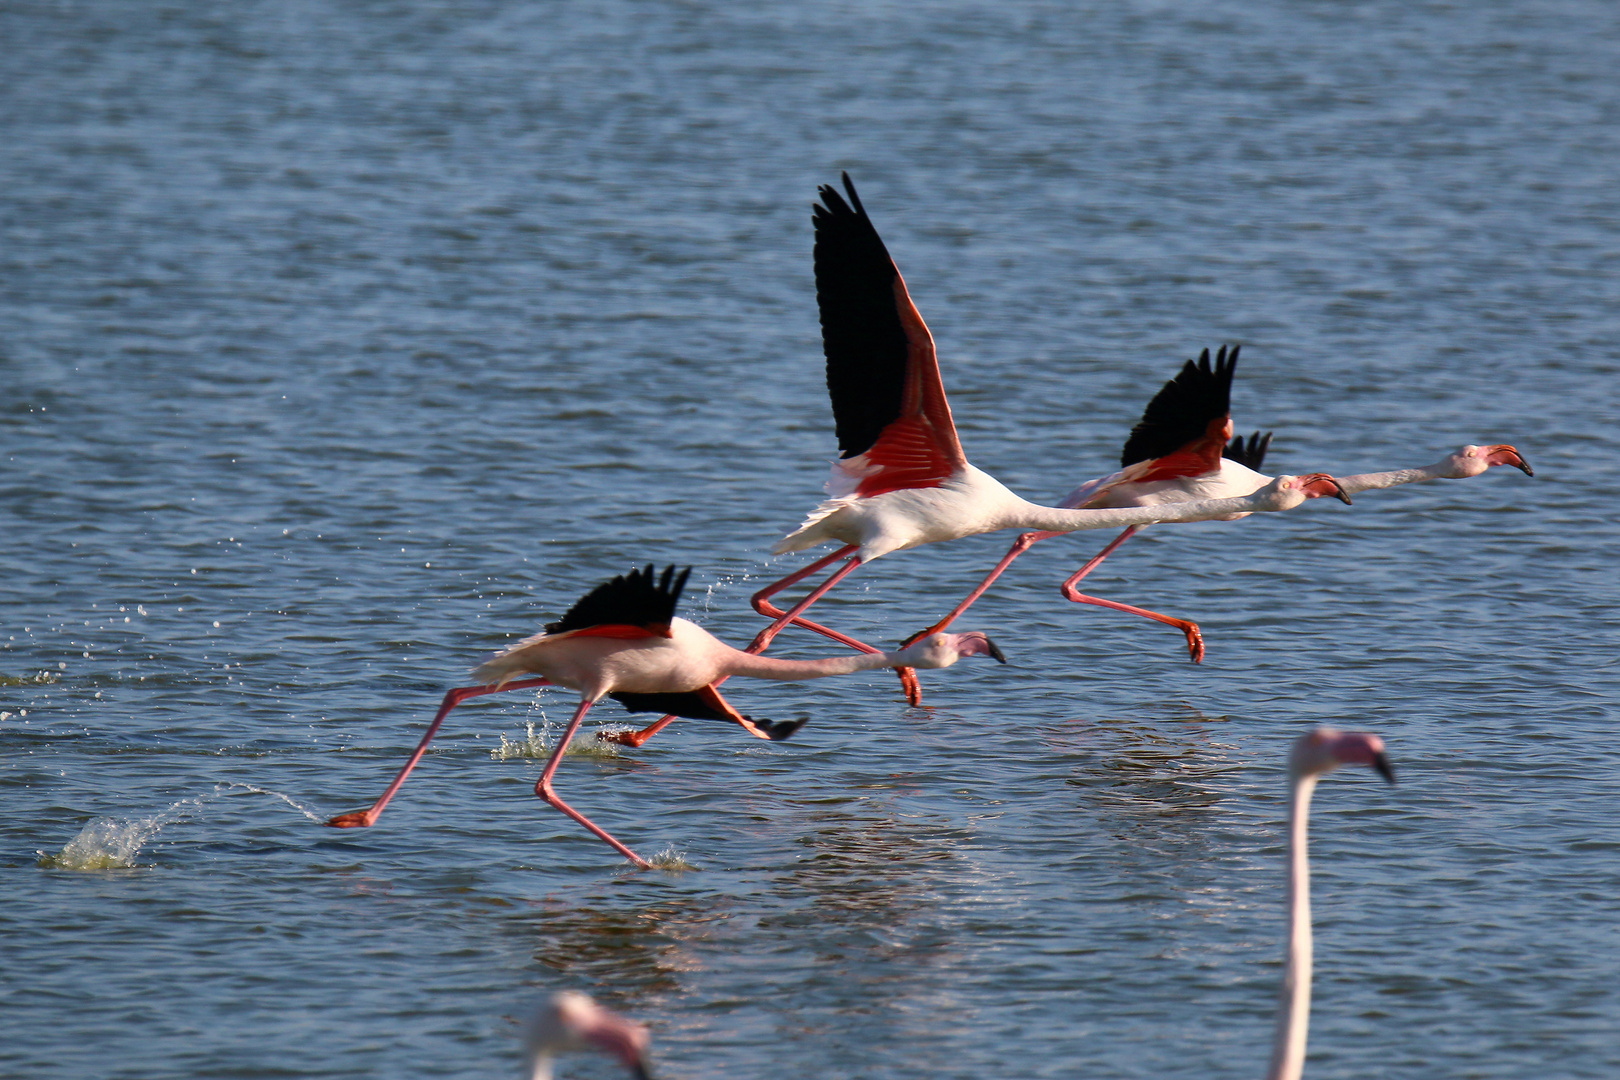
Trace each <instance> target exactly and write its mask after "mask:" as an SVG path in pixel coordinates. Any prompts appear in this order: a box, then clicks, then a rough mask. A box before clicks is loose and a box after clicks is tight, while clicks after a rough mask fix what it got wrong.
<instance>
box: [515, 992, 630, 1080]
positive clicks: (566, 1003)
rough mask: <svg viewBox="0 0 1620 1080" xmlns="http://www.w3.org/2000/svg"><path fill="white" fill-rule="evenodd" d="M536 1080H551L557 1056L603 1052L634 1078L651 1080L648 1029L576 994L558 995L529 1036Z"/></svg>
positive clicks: (534, 1022)
mask: <svg viewBox="0 0 1620 1080" xmlns="http://www.w3.org/2000/svg"><path fill="white" fill-rule="evenodd" d="M527 1042H528V1047H529V1062H530V1068H531V1069H532V1075H533V1077H534V1080H550V1077H551V1059H552V1058H553V1057H555V1056H556V1055H557V1054H566V1053H573V1052H576V1051H581V1050H600V1051H601V1052H602V1053H604V1054H611V1055H612V1056H613V1057H616V1058H618V1059H619V1060H620V1061H621V1062H623V1063H624V1067H625V1068H626V1069H629V1070H630V1073H631V1075H633V1076H635V1077H638V1078H639V1080H648V1077H649V1076H650V1075H651V1074H650V1073H649V1072H648V1068H647V1048H648V1045H649V1044H650V1043H651V1042H652V1037H651V1036H650V1035H648V1034H647V1029H646V1028H644V1027H642V1026H641V1025H640V1024H637V1023H635V1022H634V1021H631V1020H626V1019H625V1018H624V1017H622V1016H620V1015H619V1014H618V1013H616V1012H612V1011H610V1010H608V1009H604V1008H602V1006H600V1005H598V1004H597V1003H596V1002H594V1001H592V1000H591V999H590V998H589V997H587V996H586V995H584V994H581V993H579V992H578V991H577V990H564V991H562V992H561V993H559V994H556V995H554V996H553V997H552V999H551V1000H550V1001H548V1002H547V1003H546V1004H545V1006H544V1007H543V1008H542V1009H541V1010H540V1011H539V1012H538V1013H536V1014H535V1017H534V1019H533V1020H532V1021H531V1022H530V1024H529V1030H528V1034H527Z"/></svg>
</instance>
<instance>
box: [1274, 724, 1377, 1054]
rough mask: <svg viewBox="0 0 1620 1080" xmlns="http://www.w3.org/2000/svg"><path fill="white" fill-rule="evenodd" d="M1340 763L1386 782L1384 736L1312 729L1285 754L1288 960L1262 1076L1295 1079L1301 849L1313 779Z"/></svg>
mask: <svg viewBox="0 0 1620 1080" xmlns="http://www.w3.org/2000/svg"><path fill="white" fill-rule="evenodd" d="M1341 765H1366V766H1369V767H1370V768H1373V769H1376V770H1377V771H1378V773H1379V775H1380V776H1382V777H1383V778H1384V779H1385V780H1387V781H1389V782H1390V783H1391V784H1393V783H1394V782H1395V773H1394V772H1393V771H1392V770H1391V769H1390V767H1389V759H1388V758H1386V757H1385V756H1384V740H1382V739H1380V738H1379V737H1378V736H1377V735H1372V734H1369V733H1367V732H1360V731H1335V730H1333V729H1332V728H1317V729H1316V730H1315V731H1313V732H1311V733H1310V734H1309V735H1302V736H1301V737H1300V738H1299V739H1297V740H1296V741H1295V742H1294V745H1293V749H1292V750H1291V751H1290V752H1289V755H1288V958H1287V967H1286V968H1285V969H1284V971H1283V982H1282V992H1281V994H1280V995H1279V997H1278V1002H1277V1028H1276V1034H1275V1036H1274V1038H1273V1041H1272V1045H1271V1066H1270V1068H1268V1069H1267V1070H1266V1080H1299V1076H1300V1073H1301V1071H1302V1070H1303V1069H1304V1067H1305V1035H1306V1029H1307V1028H1308V1027H1309V1026H1310V1019H1311V865H1310V859H1309V857H1308V855H1307V852H1306V846H1307V845H1306V840H1307V834H1308V832H1309V818H1310V814H1311V796H1312V794H1314V793H1315V791H1316V781H1317V780H1318V779H1319V778H1320V777H1322V776H1323V775H1325V774H1327V773H1330V772H1332V771H1333V770H1334V769H1337V768H1338V767H1339V766H1341Z"/></svg>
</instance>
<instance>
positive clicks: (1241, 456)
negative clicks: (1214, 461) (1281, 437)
mask: <svg viewBox="0 0 1620 1080" xmlns="http://www.w3.org/2000/svg"><path fill="white" fill-rule="evenodd" d="M1271 436H1272V432H1269V431H1268V432H1266V433H1265V434H1264V435H1262V434H1260V432H1258V431H1257V432H1255V433H1254V434H1253V435H1250V436H1249V441H1248V442H1244V441H1243V436H1241V435H1239V436H1238V437H1237V438H1235V439H1233V440H1232V441H1231V442H1230V443H1228V444H1227V446H1226V449H1225V450H1224V451H1222V453H1221V456H1222V457H1225V458H1231V459H1232V460H1233V461H1235V462H1237V463H1238V464H1239V465H1242V466H1243V467H1244V468H1246V469H1253V470H1254V471H1255V472H1259V471H1260V466H1261V465H1263V464H1265V461H1266V451H1267V450H1268V449H1270V447H1271Z"/></svg>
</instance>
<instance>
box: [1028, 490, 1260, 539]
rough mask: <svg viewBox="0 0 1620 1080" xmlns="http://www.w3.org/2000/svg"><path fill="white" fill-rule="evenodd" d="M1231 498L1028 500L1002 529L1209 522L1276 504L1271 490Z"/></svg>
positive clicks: (1063, 529) (1052, 529) (1059, 529)
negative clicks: (1098, 503) (1068, 503)
mask: <svg viewBox="0 0 1620 1080" xmlns="http://www.w3.org/2000/svg"><path fill="white" fill-rule="evenodd" d="M1263 491H1264V492H1265V493H1266V494H1264V495H1263V494H1262V492H1255V493H1253V494H1250V495H1243V496H1240V497H1238V498H1232V499H1200V500H1197V501H1195V502H1176V503H1160V504H1159V505H1157V506H1124V507H1118V508H1115V509H1109V510H1065V509H1062V508H1060V507H1055V506H1041V505H1040V504H1039V503H1032V502H1025V501H1024V500H1022V499H1020V500H1019V502H1020V503H1022V505H1021V506H1019V507H1017V509H1016V510H1012V511H1010V512H1009V513H1008V515H1007V517H1008V520H1007V522H1006V524H1004V525H1003V526H1002V528H1007V529H1039V530H1041V531H1043V532H1054V533H1067V532H1079V531H1081V530H1083V529H1123V528H1126V527H1128V526H1131V525H1153V524H1157V523H1159V522H1166V521H1208V520H1210V519H1211V518H1220V517H1226V516H1227V515H1228V514H1252V513H1255V512H1256V511H1261V510H1274V509H1277V506H1276V504H1275V502H1274V500H1273V499H1272V498H1270V497H1268V496H1269V489H1263Z"/></svg>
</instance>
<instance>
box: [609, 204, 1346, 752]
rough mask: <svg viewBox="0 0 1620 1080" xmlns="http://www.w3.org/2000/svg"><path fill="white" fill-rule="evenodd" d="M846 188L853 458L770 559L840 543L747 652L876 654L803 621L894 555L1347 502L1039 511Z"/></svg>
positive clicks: (843, 396)
mask: <svg viewBox="0 0 1620 1080" xmlns="http://www.w3.org/2000/svg"><path fill="white" fill-rule="evenodd" d="M843 180H844V190H845V191H847V192H848V193H849V201H848V202H847V203H846V202H845V201H844V199H843V198H842V197H841V196H840V195H839V194H838V192H836V191H834V190H833V188H832V187H831V186H829V185H822V187H821V188H820V195H821V201H822V203H823V204H825V205H818V206H816V208H815V212H814V215H813V219H814V221H815V228H816V246H815V266H816V302H817V303H818V304H819V305H820V308H821V340H822V349H823V351H824V352H825V353H826V356H827V390H828V393H829V395H830V396H831V398H832V407H833V421H834V424H835V427H836V429H837V435H838V447H839V450H840V451H841V452H842V457H841V458H840V459H839V460H837V461H835V462H833V469H832V479H831V480H829V481H828V483H827V492H828V494H829V495H830V496H832V497H831V498H830V499H827V500H826V501H824V502H822V504H821V505H820V506H818V507H816V509H815V510H814V511H812V512H811V514H810V516H809V518H807V519H806V520H805V522H804V524H803V525H801V526H799V528H798V529H797V530H795V531H794V532H792V533H790V534H788V535H787V536H786V537H784V538H783V539H782V540H780V541H778V543H777V544H776V547H775V548H774V551H773V553H774V554H777V555H783V554H786V553H788V552H791V551H804V550H806V549H807V548H813V547H816V546H818V545H820V544H824V543H827V542H829V541H833V542H837V543H839V544H841V545H842V546H841V547H839V549H838V550H837V551H834V552H833V553H832V554H831V555H828V556H825V557H823V558H821V559H818V560H816V561H815V562H812V563H810V564H809V565H808V566H805V567H802V568H800V569H798V570H796V571H794V572H793V573H791V574H789V575H788V576H787V577H785V578H783V579H782V580H780V581H778V582H776V583H774V584H772V585H768V586H766V587H765V588H763V589H761V590H760V591H759V592H757V593H755V594H754V597H753V605H754V610H755V611H757V612H759V613H760V614H761V615H765V616H767V617H768V618H771V619H773V620H774V621H773V622H772V623H771V625H770V626H768V627H766V628H765V629H764V630H761V631H760V632H759V634H758V636H756V637H755V638H754V640H753V642H752V644H750V645H749V646H748V651H749V652H751V653H758V652H763V651H764V650H765V649H766V648H767V647H768V646H769V645H770V643H771V641H772V640H773V639H774V638H775V637H776V635H777V634H778V633H780V632H781V630H782V629H783V627H785V626H787V625H788V623H790V622H791V623H796V624H798V625H799V626H803V627H805V628H807V629H810V630H814V631H815V632H816V633H818V634H822V635H824V636H826V637H830V638H832V639H833V640H834V641H838V642H841V643H843V644H845V645H848V646H850V647H851V648H854V649H858V650H860V651H862V652H865V653H872V654H876V653H878V652H879V650H878V649H876V648H874V647H873V646H871V645H868V644H866V643H865V642H863V641H858V640H856V639H855V638H852V637H849V636H848V635H845V634H841V633H839V632H838V631H836V630H832V629H829V628H828V627H826V626H822V625H821V624H820V623H815V622H811V621H810V620H809V619H806V618H803V617H802V616H803V612H804V611H805V609H806V608H808V607H810V605H812V604H814V603H815V602H816V601H817V600H820V599H821V598H822V597H823V596H825V595H827V592H828V591H829V590H830V589H832V587H833V586H834V585H837V584H838V583H839V582H840V581H842V580H843V579H844V578H845V577H847V576H849V574H850V573H851V572H852V571H853V570H854V569H855V568H856V567H857V566H860V565H861V564H862V563H868V562H871V561H872V560H873V559H876V558H879V557H880V556H883V555H887V554H889V553H890V552H895V551H904V550H906V549H907V548H914V547H919V546H921V545H923V544H932V543H936V542H938V541H941V540H956V539H959V538H961V537H964V536H976V535H978V534H979V533H986V532H995V531H997V530H1000V529H1041V530H1045V531H1047V532H1049V533H1050V534H1053V535H1056V534H1058V533H1066V532H1077V531H1080V530H1083V529H1116V528H1119V527H1120V526H1131V525H1134V526H1141V525H1147V524H1152V523H1154V522H1160V521H1203V520H1206V519H1209V518H1219V517H1225V516H1228V515H1232V514H1237V515H1242V514H1248V513H1256V512H1262V511H1276V510H1288V509H1292V508H1293V507H1295V506H1298V505H1299V504H1300V503H1301V502H1303V501H1305V500H1306V499H1314V498H1318V497H1320V496H1323V495H1334V496H1337V497H1338V498H1340V499H1344V501H1346V502H1348V501H1349V500H1348V499H1347V498H1345V496H1344V493H1343V492H1342V491H1340V490H1339V487H1338V482H1337V481H1336V480H1334V479H1333V478H1332V477H1331V476H1328V475H1327V474H1325V473H1311V474H1309V475H1306V476H1279V477H1277V478H1276V479H1275V480H1273V481H1272V482H1271V484H1270V486H1268V487H1265V488H1263V489H1261V490H1258V491H1256V490H1254V489H1253V488H1251V489H1250V490H1249V491H1246V492H1244V493H1243V496H1244V497H1242V498H1226V499H1208V500H1204V501H1198V502H1181V503H1177V504H1176V505H1156V506H1136V507H1125V508H1118V509H1084V510H1077V509H1068V508H1059V507H1051V506H1041V505H1039V504H1037V503H1032V502H1028V501H1026V500H1024V499H1021V498H1019V497H1018V496H1017V495H1014V494H1013V493H1012V492H1011V491H1009V490H1008V489H1007V488H1006V487H1005V486H1003V485H1002V484H1001V482H1000V481H998V480H996V478H995V477H993V476H991V475H990V474H989V473H986V472H983V471H982V470H980V469H977V468H975V467H974V466H973V465H972V464H971V463H969V461H968V459H967V455H966V454H965V453H964V452H963V450H962V443H961V441H960V440H959V439H958V438H957V436H956V425H955V424H954V423H953V422H952V420H951V406H950V403H949V402H948V401H946V400H945V385H944V383H943V382H941V380H940V374H939V360H938V358H937V357H936V356H935V354H934V339H933V337H932V336H931V335H930V334H929V333H928V327H927V326H925V325H924V324H923V320H922V316H921V315H920V314H918V313H917V308H916V307H915V306H914V305H913V304H912V302H911V296H910V294H909V293H907V292H906V283H905V281H904V279H902V278H901V276H900V271H899V269H898V268H897V267H896V266H895V264H894V260H893V259H891V258H890V257H889V251H888V249H887V248H886V247H884V246H883V240H882V238H881V237H879V236H878V233H877V229H876V228H874V227H873V225H872V221H871V219H870V218H868V217H867V215H866V210H865V208H864V207H862V206H861V200H860V196H859V195H857V194H856V193H855V185H854V184H853V183H852V182H851V181H850V179H849V174H848V173H845V174H843ZM1257 486H1258V485H1257ZM846 557H847V561H846V562H845V564H844V565H843V566H842V567H839V568H838V569H837V570H835V571H833V573H832V574H830V575H829V576H828V577H827V579H826V580H825V581H823V582H822V583H821V584H820V585H817V586H816V587H815V588H814V589H812V590H811V591H810V592H809V593H808V594H806V595H805V597H804V598H803V599H801V600H800V601H799V602H798V603H797V604H795V605H793V607H792V608H790V609H788V610H787V611H783V610H782V609H780V608H778V607H776V606H775V605H774V604H772V603H771V602H770V598H771V597H772V596H774V595H775V594H777V593H779V592H781V591H782V590H783V589H785V588H788V587H789V586H792V585H795V584H797V583H798V582H800V581H802V580H804V579H805V578H806V577H809V576H810V575H812V574H814V573H816V572H817V571H819V570H822V569H825V568H826V567H827V566H828V565H830V564H832V563H835V562H837V561H838V560H839V559H844V558H846ZM913 640H915V638H914V639H913ZM900 678H901V682H902V684H904V686H905V688H906V696H907V698H908V699H909V700H910V701H911V702H912V703H913V704H915V703H916V702H917V701H919V700H921V693H922V692H921V689H920V687H919V686H918V685H917V677H916V675H915V673H913V672H912V671H911V670H910V669H902V671H901V674H900ZM673 719H674V716H673V715H668V716H665V717H664V718H663V719H661V720H659V721H658V722H657V723H655V724H653V725H651V726H650V727H648V728H646V729H644V730H642V731H635V732H617V733H611V734H610V733H603V734H602V735H601V737H602V738H604V739H609V740H611V741H614V742H621V743H625V744H627V745H630V746H640V745H641V744H642V743H644V742H646V741H647V740H648V739H649V738H651V737H652V736H653V735H654V734H656V733H657V732H658V731H660V730H662V728H663V727H664V726H665V725H666V724H667V723H669V722H670V721H671V720H673Z"/></svg>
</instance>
